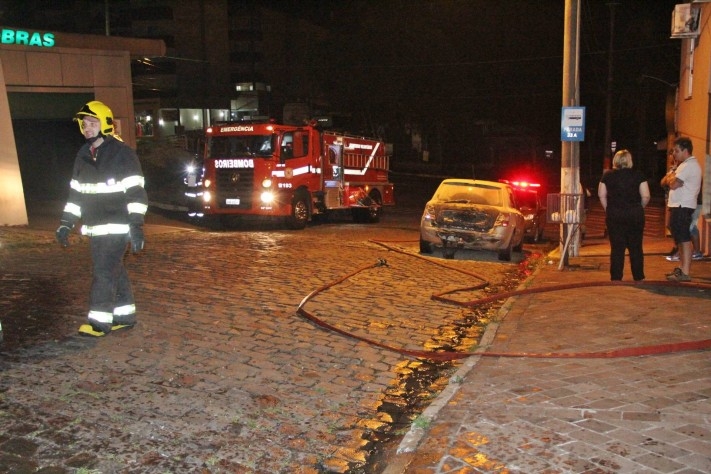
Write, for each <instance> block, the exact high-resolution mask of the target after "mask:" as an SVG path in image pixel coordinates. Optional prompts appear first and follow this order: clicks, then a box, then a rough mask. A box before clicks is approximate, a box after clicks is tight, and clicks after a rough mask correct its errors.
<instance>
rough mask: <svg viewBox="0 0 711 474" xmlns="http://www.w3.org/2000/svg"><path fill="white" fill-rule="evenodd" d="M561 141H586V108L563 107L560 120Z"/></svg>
mask: <svg viewBox="0 0 711 474" xmlns="http://www.w3.org/2000/svg"><path fill="white" fill-rule="evenodd" d="M560 139H561V141H564V142H582V141H584V140H585V107H563V111H562V113H561V119H560Z"/></svg>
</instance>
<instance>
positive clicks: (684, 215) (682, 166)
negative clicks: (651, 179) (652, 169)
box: [663, 137, 701, 282]
mask: <svg viewBox="0 0 711 474" xmlns="http://www.w3.org/2000/svg"><path fill="white" fill-rule="evenodd" d="M693 149H694V145H693V144H692V142H691V139H689V138H686V137H680V138H677V139H676V140H674V148H673V150H672V153H673V154H674V160H675V161H676V162H677V163H679V165H678V166H677V167H676V170H673V171H670V172H669V173H668V174H667V175H666V176H665V177H664V180H663V182H664V183H665V184H666V185H668V186H669V200H668V202H667V207H668V208H669V227H670V229H671V233H672V237H673V238H674V242H675V243H676V246H677V248H678V249H679V263H680V265H681V266H680V267H677V268H675V269H674V271H673V272H671V273H668V274H667V275H666V277H667V280H670V281H679V282H683V281H691V276H689V272H690V269H691V258H692V252H693V244H692V239H691V224H692V216H693V214H694V211H695V210H696V202H697V199H698V195H699V191H700V190H701V167H700V166H699V163H698V161H697V160H696V157H694V156H693V155H692V152H693Z"/></svg>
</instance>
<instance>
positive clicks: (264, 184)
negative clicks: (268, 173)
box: [262, 178, 272, 189]
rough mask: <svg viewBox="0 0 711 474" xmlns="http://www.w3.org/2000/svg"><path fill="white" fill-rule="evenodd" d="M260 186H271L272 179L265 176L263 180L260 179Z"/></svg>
mask: <svg viewBox="0 0 711 474" xmlns="http://www.w3.org/2000/svg"><path fill="white" fill-rule="evenodd" d="M262 187H263V188H267V189H269V188H271V187H272V180H271V179H269V178H266V179H265V180H264V181H262Z"/></svg>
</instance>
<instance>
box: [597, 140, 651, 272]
mask: <svg viewBox="0 0 711 474" xmlns="http://www.w3.org/2000/svg"><path fill="white" fill-rule="evenodd" d="M632 166H633V163H632V154H631V153H630V152H629V151H627V150H620V151H618V152H617V153H615V156H614V158H613V159H612V169H611V170H610V171H607V172H605V173H604V174H603V175H602V178H601V179H600V184H599V185H598V189H597V194H598V197H599V198H600V203H601V204H602V207H603V208H604V209H605V224H606V225H607V232H608V236H609V239H610V280H612V281H619V280H622V274H623V270H624V266H625V251H627V250H629V254H630V267H632V278H634V280H635V281H642V280H644V251H643V250H642V240H643V236H644V207H645V206H646V205H647V203H649V199H650V194H649V184H648V183H647V180H646V179H645V178H644V176H642V173H640V172H639V171H637V170H634V169H632Z"/></svg>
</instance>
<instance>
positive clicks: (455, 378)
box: [381, 250, 555, 474]
mask: <svg viewBox="0 0 711 474" xmlns="http://www.w3.org/2000/svg"><path fill="white" fill-rule="evenodd" d="M554 252H555V250H554V251H552V252H549V253H548V254H547V255H546V256H545V257H544V258H543V259H542V263H541V265H539V266H538V268H537V269H536V271H534V272H533V274H532V275H531V276H530V277H528V278H526V280H524V281H523V282H522V283H521V284H520V285H519V286H518V287H517V289H518V290H521V289H524V288H526V287H528V286H530V284H531V282H533V281H534V280H535V278H536V277H537V276H538V275H539V273H540V272H541V271H543V268H542V267H543V265H546V264H547V262H548V261H549V260H550V258H552V255H553V254H554ZM517 299H518V296H512V297H510V298H508V299H507V300H506V301H505V302H504V303H503V305H502V306H501V308H500V309H499V312H498V316H499V318H498V319H497V320H496V321H495V322H491V323H489V324H488V325H487V326H486V329H485V330H484V334H483V335H482V337H481V340H480V341H479V344H478V347H477V348H476V350H475V351H474V352H473V353H472V356H471V357H467V358H466V359H464V363H463V364H462V366H461V367H459V369H457V371H456V372H455V373H454V375H452V376H451V377H450V378H449V382H448V383H447V386H446V387H445V388H444V389H443V390H442V391H441V392H440V393H439V395H437V397H436V398H435V399H434V401H433V402H432V403H431V404H430V405H429V406H428V407H427V408H426V409H425V410H424V411H423V412H422V414H421V415H420V418H422V419H424V420H425V422H426V423H427V424H428V425H429V423H431V422H432V421H434V420H436V419H437V417H438V415H439V412H440V411H441V410H442V409H443V408H444V407H446V406H447V404H448V403H449V401H450V400H451V398H452V397H453V396H454V395H455V394H456V393H457V392H458V391H459V388H460V387H461V384H462V383H463V382H464V379H465V378H466V376H467V375H468V374H469V373H470V372H471V370H472V369H473V368H474V367H476V365H477V363H478V362H479V360H480V359H481V355H479V354H481V353H482V352H486V351H487V350H488V348H489V346H491V344H492V343H493V341H494V338H495V337H496V333H497V332H498V330H499V327H500V325H501V322H502V321H503V320H504V319H505V318H506V316H507V315H508V314H509V312H510V311H511V307H512V306H513V304H514V303H515V302H516V300H517ZM427 431H428V429H426V428H421V427H417V426H414V424H413V425H411V426H410V429H409V430H408V432H407V433H406V434H405V436H404V437H403V439H402V441H400V444H399V445H398V447H397V450H396V457H395V459H394V460H393V462H391V463H389V464H388V465H387V467H386V468H385V469H384V470H383V471H382V473H381V474H401V473H403V472H405V468H406V467H407V465H408V464H409V463H410V462H411V461H412V457H413V455H414V453H415V451H416V450H417V447H418V446H419V444H420V442H421V441H422V439H423V438H424V437H425V436H426V434H427Z"/></svg>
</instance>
